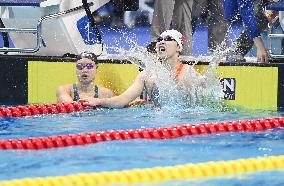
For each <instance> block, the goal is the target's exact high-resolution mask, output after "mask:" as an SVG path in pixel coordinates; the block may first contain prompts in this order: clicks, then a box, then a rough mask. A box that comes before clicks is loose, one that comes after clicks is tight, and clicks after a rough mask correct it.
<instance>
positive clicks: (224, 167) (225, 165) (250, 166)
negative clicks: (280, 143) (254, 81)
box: [0, 155, 284, 186]
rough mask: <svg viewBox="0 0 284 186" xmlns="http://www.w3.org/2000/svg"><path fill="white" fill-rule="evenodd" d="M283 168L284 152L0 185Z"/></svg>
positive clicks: (61, 185)
mask: <svg viewBox="0 0 284 186" xmlns="http://www.w3.org/2000/svg"><path fill="white" fill-rule="evenodd" d="M280 168H281V169H283V168H284V155H281V156H269V157H264V158H249V159H239V160H230V161H218V162H206V163H197V164H186V165H177V166H168V167H155V168H145V169H132V170H124V171H111V172H99V173H80V174H76V175H68V176H57V177H46V178H25V179H18V180H12V181H4V182H0V186H66V185H72V186H76V185H81V186H82V185H101V184H134V183H143V182H144V183H145V182H162V181H169V180H176V179H190V178H206V177H214V176H224V175H228V174H238V173H249V172H256V171H265V170H273V169H280Z"/></svg>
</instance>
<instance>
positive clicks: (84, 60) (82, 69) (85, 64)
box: [76, 53, 97, 83]
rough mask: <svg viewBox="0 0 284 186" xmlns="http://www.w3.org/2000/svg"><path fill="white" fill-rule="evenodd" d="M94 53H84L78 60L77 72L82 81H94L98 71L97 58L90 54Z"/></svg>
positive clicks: (79, 79)
mask: <svg viewBox="0 0 284 186" xmlns="http://www.w3.org/2000/svg"><path fill="white" fill-rule="evenodd" d="M88 54H89V55H90V56H91V54H92V53H82V54H80V55H79V57H78V60H77V62H76V73H77V77H78V81H80V82H81V83H91V82H93V81H94V79H95V77H96V73H97V62H96V59H94V58H92V57H90V56H88Z"/></svg>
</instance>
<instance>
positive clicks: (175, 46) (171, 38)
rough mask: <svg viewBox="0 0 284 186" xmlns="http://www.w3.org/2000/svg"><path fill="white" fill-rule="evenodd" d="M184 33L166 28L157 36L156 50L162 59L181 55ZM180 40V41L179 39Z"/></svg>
mask: <svg viewBox="0 0 284 186" xmlns="http://www.w3.org/2000/svg"><path fill="white" fill-rule="evenodd" d="M181 38H182V35H181V33H179V32H178V31H176V30H166V31H165V32H163V33H162V34H161V35H160V36H159V37H158V38H157V44H156V51H157V54H158V55H159V58H160V59H168V58H171V57H172V56H175V55H177V56H178V55H179V52H180V51H181V49H182V48H181V46H182V44H181ZM177 40H178V41H177Z"/></svg>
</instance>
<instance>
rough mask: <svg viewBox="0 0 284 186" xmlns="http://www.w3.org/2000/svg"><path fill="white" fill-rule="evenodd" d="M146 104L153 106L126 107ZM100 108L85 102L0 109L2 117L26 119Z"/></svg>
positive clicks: (131, 104) (140, 101)
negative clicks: (27, 117)
mask: <svg viewBox="0 0 284 186" xmlns="http://www.w3.org/2000/svg"><path fill="white" fill-rule="evenodd" d="M145 104H151V102H150V101H143V100H136V101H133V102H131V103H129V104H128V105H126V106H125V108H128V107H132V106H135V105H145ZM99 108H105V107H102V106H100V105H97V106H95V107H91V106H86V105H84V104H83V101H74V102H72V103H56V104H33V105H19V106H15V107H0V117H25V116H32V115H41V114H59V113H71V112H79V111H83V110H88V109H99Z"/></svg>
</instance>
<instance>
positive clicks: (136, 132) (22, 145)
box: [0, 117, 284, 150]
mask: <svg viewBox="0 0 284 186" xmlns="http://www.w3.org/2000/svg"><path fill="white" fill-rule="evenodd" d="M278 127H284V117H279V118H266V119H255V120H239V121H226V122H215V123H201V124H186V125H177V126H168V127H159V128H146V129H130V130H108V131H99V132H89V133H79V134H66V135H58V136H49V137H31V138H23V139H8V140H0V149H29V150H38V149H48V148H59V147H67V146H76V145H86V144H91V143H98V142H103V141H113V140H129V139H138V138H139V139H157V140H160V139H172V138H178V137H182V136H189V135H202V134H215V133H224V132H256V131H262V130H268V129H272V128H278Z"/></svg>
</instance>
